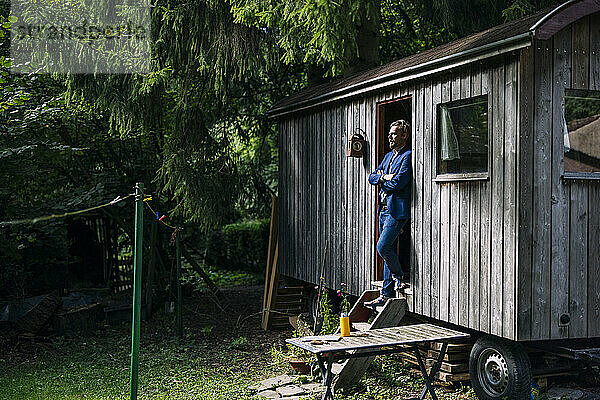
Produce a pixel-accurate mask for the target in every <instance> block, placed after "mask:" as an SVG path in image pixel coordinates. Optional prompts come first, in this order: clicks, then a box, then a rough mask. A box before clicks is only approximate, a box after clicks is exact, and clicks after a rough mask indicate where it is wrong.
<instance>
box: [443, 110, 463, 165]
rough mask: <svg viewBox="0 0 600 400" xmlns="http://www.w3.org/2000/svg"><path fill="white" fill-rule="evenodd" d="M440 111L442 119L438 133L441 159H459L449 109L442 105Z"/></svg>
mask: <svg viewBox="0 0 600 400" xmlns="http://www.w3.org/2000/svg"><path fill="white" fill-rule="evenodd" d="M441 112H442V115H441V117H442V120H441V125H440V135H441V156H442V161H449V160H458V159H460V152H459V149H458V139H457V138H456V134H455V133H454V125H453V124H452V117H451V116H450V110H448V107H446V106H442V107H441Z"/></svg>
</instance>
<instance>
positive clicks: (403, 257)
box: [373, 96, 413, 281]
mask: <svg viewBox="0 0 600 400" xmlns="http://www.w3.org/2000/svg"><path fill="white" fill-rule="evenodd" d="M399 119H403V120H406V121H408V122H409V123H410V125H411V127H412V126H413V123H412V122H413V121H412V96H407V97H403V98H401V99H395V100H390V101H385V102H381V103H378V104H377V127H376V128H377V143H376V145H377V164H376V165H379V163H380V162H381V160H383V157H384V156H385V154H386V153H387V152H389V151H390V150H391V149H390V145H389V143H388V139H387V137H388V131H389V127H390V124H391V123H392V122H394V121H397V120H399ZM378 197H379V196H377V198H378ZM374 208H375V210H374V211H373V212H374V213H375V214H376V215H377V212H378V204H377V200H376V201H375V204H374ZM375 224H376V230H375V231H376V232H377V234H376V235H377V236H376V240H375V246H376V245H377V240H379V218H375ZM397 246H398V247H397V249H398V258H399V260H400V265H402V270H403V271H404V273H405V278H407V279H408V277H409V275H410V223H408V224H406V226H405V228H404V230H403V232H402V233H401V234H400V236H399V237H398V242H397ZM373 250H374V253H375V268H376V270H375V277H376V279H377V280H378V281H380V280H383V259H382V258H381V257H380V256H379V254H377V249H376V248H375V249H373Z"/></svg>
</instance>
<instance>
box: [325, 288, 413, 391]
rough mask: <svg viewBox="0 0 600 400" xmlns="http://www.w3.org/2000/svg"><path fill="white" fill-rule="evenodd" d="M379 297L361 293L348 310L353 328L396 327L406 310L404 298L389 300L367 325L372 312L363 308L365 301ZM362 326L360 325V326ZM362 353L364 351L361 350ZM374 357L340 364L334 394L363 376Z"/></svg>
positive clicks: (371, 291)
mask: <svg viewBox="0 0 600 400" xmlns="http://www.w3.org/2000/svg"><path fill="white" fill-rule="evenodd" d="M377 296H379V291H378V290H367V291H365V292H363V294H362V295H361V296H360V298H359V299H358V301H357V302H356V303H355V304H354V306H353V307H352V310H350V314H349V317H350V322H351V323H352V324H353V326H355V327H356V326H357V324H358V326H359V327H362V328H366V327H367V326H368V328H369V329H379V328H390V327H393V326H398V324H399V323H400V320H401V319H402V318H403V317H404V314H405V313H406V309H407V302H406V299H405V298H396V299H390V300H389V301H387V302H386V303H385V306H383V307H381V309H380V310H379V311H378V312H377V314H376V316H375V318H374V319H373V322H372V323H371V324H369V323H368V322H367V321H368V320H369V319H370V318H371V316H372V315H373V313H374V311H373V310H372V309H369V308H367V307H365V306H364V305H363V304H364V303H365V302H367V301H371V300H374V299H376V298H377ZM361 324H362V325H361ZM363 351H364V350H363ZM360 352H361V350H357V351H356V353H360ZM374 359H375V357H364V358H351V359H349V360H347V361H345V362H344V363H343V364H342V367H341V368H340V370H339V372H338V373H337V375H336V377H335V381H334V392H335V391H336V390H337V389H339V388H342V387H347V386H351V385H355V384H356V383H357V382H358V381H359V380H360V378H361V377H362V376H363V374H364V373H365V372H366V370H367V368H368V367H369V365H371V362H373V360H374Z"/></svg>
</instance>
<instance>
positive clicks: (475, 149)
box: [436, 96, 489, 179]
mask: <svg viewBox="0 0 600 400" xmlns="http://www.w3.org/2000/svg"><path fill="white" fill-rule="evenodd" d="M437 111H438V112H437V120H438V121H437V122H438V135H437V136H438V137H437V148H438V151H437V161H438V163H437V174H438V176H437V178H436V179H439V178H452V177H453V176H460V177H465V178H468V177H474V178H484V177H487V172H488V154H489V134H488V98H487V96H476V97H471V98H469V99H464V100H458V101H452V102H449V103H443V104H440V105H439V106H438V109H437Z"/></svg>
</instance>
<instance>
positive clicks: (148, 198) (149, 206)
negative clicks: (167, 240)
mask: <svg viewBox="0 0 600 400" xmlns="http://www.w3.org/2000/svg"><path fill="white" fill-rule="evenodd" d="M150 200H152V197H147V198H145V199H144V204H146V206H148V208H149V209H150V211H151V212H152V215H154V216H155V217H156V219H157V220H158V222H160V223H161V224H163V225H164V226H166V227H167V228H171V229H173V230H179V229H181V228H179V227H177V226H173V225H170V224H169V223H167V222H165V218H166V217H165V216H164V215H163V216H162V217H159V215H160V214H159V213H158V212H156V211H154V209H153V208H152V206H151V205H150Z"/></svg>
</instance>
